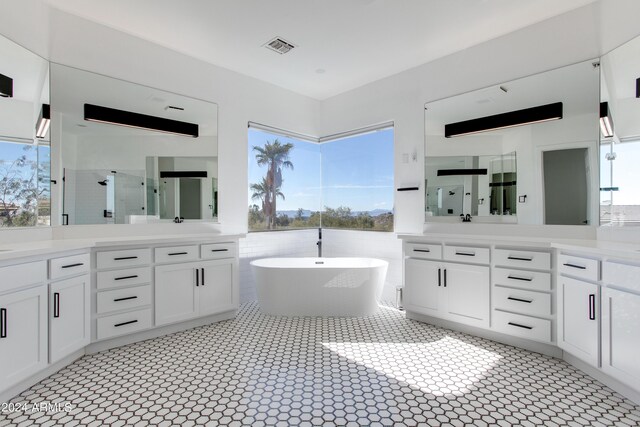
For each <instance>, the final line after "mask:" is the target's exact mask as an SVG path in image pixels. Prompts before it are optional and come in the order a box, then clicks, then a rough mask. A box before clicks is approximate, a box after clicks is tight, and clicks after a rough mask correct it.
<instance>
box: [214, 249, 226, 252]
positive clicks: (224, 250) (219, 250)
mask: <svg viewBox="0 0 640 427" xmlns="http://www.w3.org/2000/svg"><path fill="white" fill-rule="evenodd" d="M228 250H229V249H211V252H227V251H228Z"/></svg>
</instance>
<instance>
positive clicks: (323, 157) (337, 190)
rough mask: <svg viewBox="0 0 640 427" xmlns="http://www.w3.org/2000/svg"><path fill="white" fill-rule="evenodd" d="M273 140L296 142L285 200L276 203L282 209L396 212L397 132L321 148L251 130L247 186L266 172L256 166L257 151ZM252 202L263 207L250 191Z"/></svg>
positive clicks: (285, 176)
mask: <svg viewBox="0 0 640 427" xmlns="http://www.w3.org/2000/svg"><path fill="white" fill-rule="evenodd" d="M275 138H277V139H278V140H279V141H280V142H281V143H283V144H284V143H287V142H291V143H292V144H294V148H293V150H292V151H291V156H290V157H291V162H292V163H293V165H294V170H293V171H292V170H289V169H285V170H284V172H283V179H284V182H283V185H282V192H283V193H284V195H285V200H281V199H278V210H279V211H282V210H296V209H298V208H304V209H309V210H312V211H316V210H321V209H322V208H323V207H324V206H329V207H331V208H337V207H339V206H347V207H350V208H351V209H352V210H353V211H370V210H374V209H385V210H389V211H391V210H392V209H393V129H388V130H382V131H378V132H373V133H368V134H364V135H359V136H356V137H350V138H346V139H342V140H337V141H332V142H326V143H323V144H316V143H311V142H306V141H298V140H295V139H292V138H287V137H283V136H279V135H278V136H276V135H272V134H269V133H267V132H263V131H259V130H255V129H249V184H252V183H256V182H260V181H261V180H262V177H263V176H264V175H265V173H266V166H265V167H259V166H258V165H257V163H256V161H255V155H254V154H253V153H254V152H253V147H254V146H263V145H264V144H265V142H266V141H273V140H274V139H275ZM321 189H324V192H322V191H321ZM253 203H256V204H258V205H260V203H259V202H255V201H251V192H250V193H249V204H253Z"/></svg>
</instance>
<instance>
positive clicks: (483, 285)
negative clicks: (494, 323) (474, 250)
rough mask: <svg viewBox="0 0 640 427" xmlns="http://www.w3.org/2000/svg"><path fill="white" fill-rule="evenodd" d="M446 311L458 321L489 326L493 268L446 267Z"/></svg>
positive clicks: (444, 277)
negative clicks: (490, 272) (490, 269)
mask: <svg viewBox="0 0 640 427" xmlns="http://www.w3.org/2000/svg"><path fill="white" fill-rule="evenodd" d="M443 267H444V270H443V288H444V289H445V292H444V295H445V297H444V301H443V304H442V307H441V309H442V311H443V312H444V313H446V315H447V318H449V319H450V320H454V321H456V322H461V323H466V324H470V325H475V326H483V327H489V313H490V308H491V306H490V302H489V295H490V282H489V267H485V266H477V265H466V264H452V263H445V264H443Z"/></svg>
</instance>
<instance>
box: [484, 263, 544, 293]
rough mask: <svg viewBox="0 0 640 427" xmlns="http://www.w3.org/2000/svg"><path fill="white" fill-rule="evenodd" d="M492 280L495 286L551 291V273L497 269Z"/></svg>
mask: <svg viewBox="0 0 640 427" xmlns="http://www.w3.org/2000/svg"><path fill="white" fill-rule="evenodd" d="M492 278H493V284H494V285H501V286H511V287H513V288H521V289H530V290H534V291H550V290H551V273H542V272H537V271H524V270H512V269H509V268H499V267H495V268H494V269H493V271H492Z"/></svg>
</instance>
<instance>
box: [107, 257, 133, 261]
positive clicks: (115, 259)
mask: <svg viewBox="0 0 640 427" xmlns="http://www.w3.org/2000/svg"><path fill="white" fill-rule="evenodd" d="M125 259H138V257H137V256H121V257H118V258H114V259H113V260H114V261H124V260H125Z"/></svg>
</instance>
